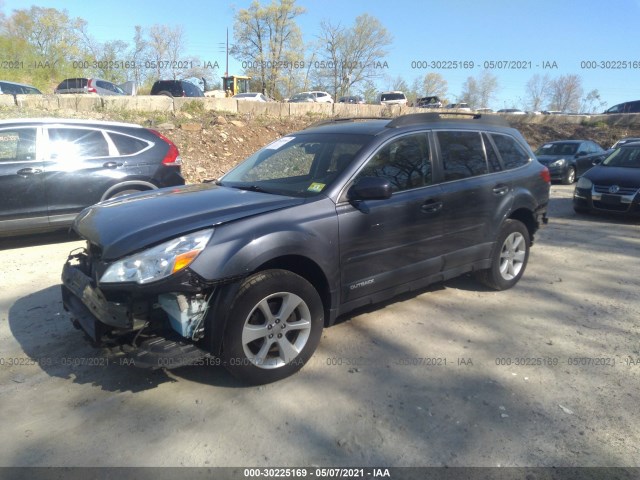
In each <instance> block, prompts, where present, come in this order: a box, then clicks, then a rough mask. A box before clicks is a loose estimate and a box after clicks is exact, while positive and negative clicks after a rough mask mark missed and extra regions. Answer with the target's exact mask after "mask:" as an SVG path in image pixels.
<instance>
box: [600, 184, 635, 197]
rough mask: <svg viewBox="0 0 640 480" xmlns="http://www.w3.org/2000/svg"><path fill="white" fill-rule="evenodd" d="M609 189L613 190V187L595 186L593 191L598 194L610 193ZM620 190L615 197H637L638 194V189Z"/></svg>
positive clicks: (625, 188) (623, 188)
mask: <svg viewBox="0 0 640 480" xmlns="http://www.w3.org/2000/svg"><path fill="white" fill-rule="evenodd" d="M609 188H611V185H594V186H593V190H594V191H595V192H596V193H609ZM619 188H620V190H618V191H617V192H616V193H615V194H613V195H635V194H636V193H638V187H619Z"/></svg>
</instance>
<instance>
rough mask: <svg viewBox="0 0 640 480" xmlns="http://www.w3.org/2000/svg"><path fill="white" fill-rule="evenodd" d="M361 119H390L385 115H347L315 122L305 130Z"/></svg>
mask: <svg viewBox="0 0 640 480" xmlns="http://www.w3.org/2000/svg"><path fill="white" fill-rule="evenodd" d="M360 120H388V118H384V117H345V118H331V119H329V120H320V121H319V122H316V123H314V124H311V125H309V126H308V127H307V128H305V130H307V129H309V128H315V127H321V126H323V125H332V124H335V123H341V122H359V121H360Z"/></svg>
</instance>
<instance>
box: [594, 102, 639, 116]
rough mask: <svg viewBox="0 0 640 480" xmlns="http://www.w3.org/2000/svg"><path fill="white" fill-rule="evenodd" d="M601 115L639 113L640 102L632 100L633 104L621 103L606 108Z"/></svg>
mask: <svg viewBox="0 0 640 480" xmlns="http://www.w3.org/2000/svg"><path fill="white" fill-rule="evenodd" d="M603 113H605V114H611V113H640V100H634V101H633V102H623V103H619V104H617V105H614V106H613V107H611V108H608V109H607V110H605V111H604V112H603Z"/></svg>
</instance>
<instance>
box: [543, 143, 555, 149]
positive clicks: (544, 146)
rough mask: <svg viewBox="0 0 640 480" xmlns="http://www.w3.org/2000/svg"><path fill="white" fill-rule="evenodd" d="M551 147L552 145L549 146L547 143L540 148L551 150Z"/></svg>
mask: <svg viewBox="0 0 640 480" xmlns="http://www.w3.org/2000/svg"><path fill="white" fill-rule="evenodd" d="M551 147H553V145H551V144H550V143H547V144H546V145H543V146H542V148H551Z"/></svg>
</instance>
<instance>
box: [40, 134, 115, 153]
mask: <svg viewBox="0 0 640 480" xmlns="http://www.w3.org/2000/svg"><path fill="white" fill-rule="evenodd" d="M108 156H109V145H108V144H107V140H106V139H105V138H104V135H102V131H100V130H90V129H86V128H50V129H49V157H50V158H52V159H61V160H64V159H67V158H69V159H71V158H73V159H77V158H94V157H108Z"/></svg>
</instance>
